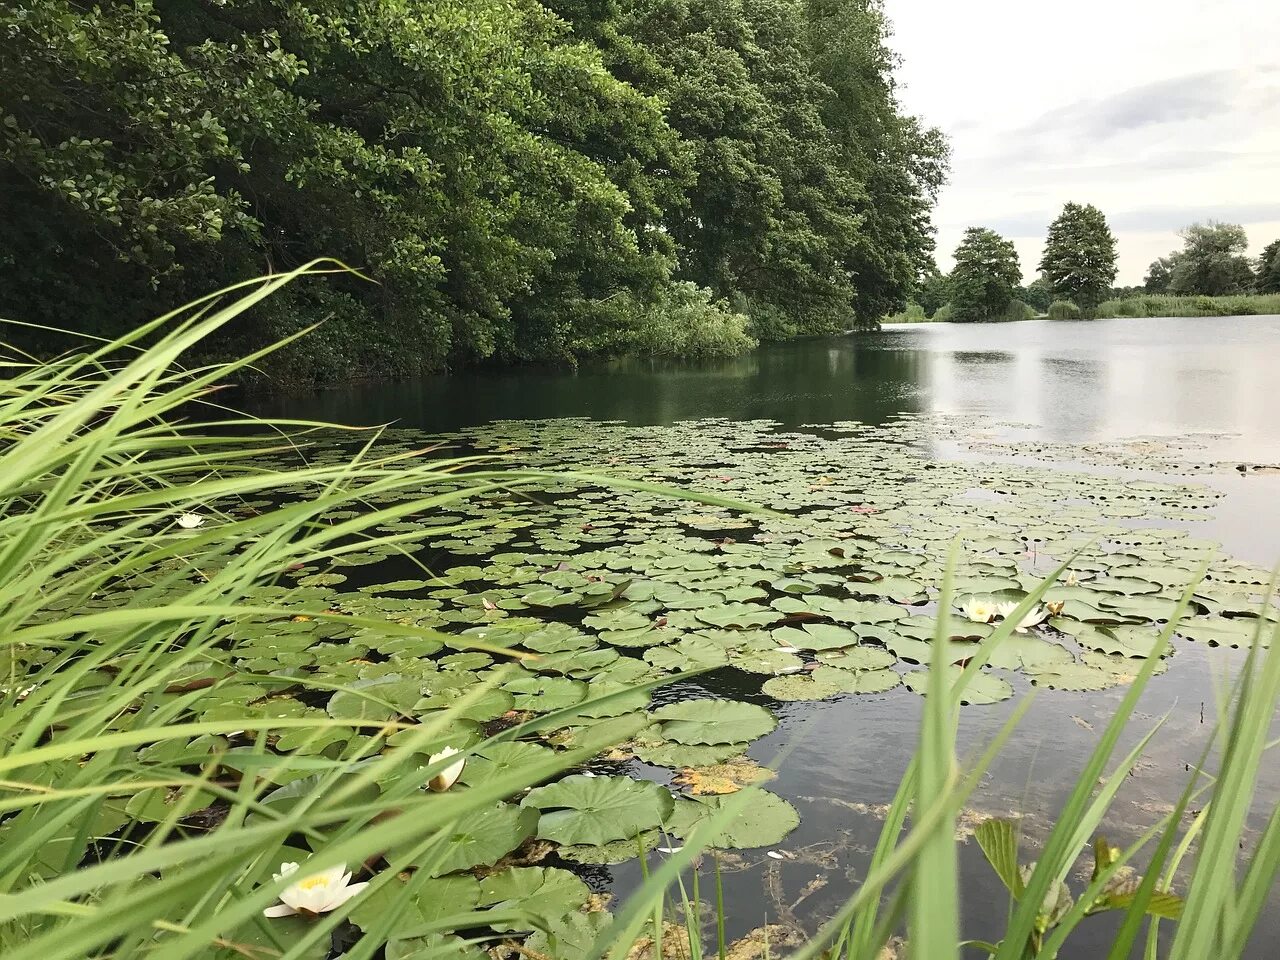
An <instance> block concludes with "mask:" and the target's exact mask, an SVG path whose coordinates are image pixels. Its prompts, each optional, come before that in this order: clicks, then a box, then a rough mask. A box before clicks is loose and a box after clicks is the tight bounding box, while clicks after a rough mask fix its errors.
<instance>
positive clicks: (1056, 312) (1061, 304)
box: [1048, 300, 1080, 320]
mask: <svg viewBox="0 0 1280 960" xmlns="http://www.w3.org/2000/svg"><path fill="white" fill-rule="evenodd" d="M1048 313H1049V319H1050V320H1079V319H1080V308H1079V307H1077V306H1076V305H1075V304H1074V303H1072V302H1071V301H1070V300H1055V301H1053V303H1051V304H1049V311H1048Z"/></svg>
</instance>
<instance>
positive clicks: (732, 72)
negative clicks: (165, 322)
mask: <svg viewBox="0 0 1280 960" xmlns="http://www.w3.org/2000/svg"><path fill="white" fill-rule="evenodd" d="M890 33H891V25H890V24H889V22H888V20H887V18H886V15H885V13H884V11H883V9H882V8H881V6H880V4H879V3H867V2H864V0H821V2H809V0H753V2H751V3H737V2H735V3H722V2H718V0H682V2H679V3H669V2H667V0H633V2H628V3H625V4H617V3H581V2H574V3H563V2H545V3H543V2H539V0H435V2H430V3H421V2H410V3H397V2H391V0H372V2H369V3H363V4H355V5H352V4H334V3H326V2H320V3H308V4H254V5H247V6H246V5H241V4H228V3H225V2H214V0H197V2H192V3H182V4H172V3H162V4H151V3H143V4H103V5H100V6H99V5H93V4H81V3H72V2H67V0H31V2H25V3H21V4H17V5H12V4H10V5H5V6H0V37H3V44H4V56H3V57H0V131H2V132H0V194H3V196H4V204H5V207H4V216H5V224H4V230H3V231H0V316H4V317H9V318H12V319H14V320H21V321H25V322H27V323H29V324H43V325H46V326H63V325H67V324H70V325H71V326H72V327H73V328H74V332H76V333H81V334H89V335H94V336H102V337H106V338H108V339H110V338H112V337H115V336H119V335H122V334H124V333H125V332H127V331H128V330H129V329H130V328H131V327H132V326H133V325H135V324H137V323H140V322H143V321H144V320H146V319H148V318H150V317H152V316H155V315H156V314H157V313H159V312H161V311H162V310H165V309H168V308H169V307H170V306H171V305H172V304H174V303H182V302H186V301H189V300H191V299H193V298H195V297H196V296H197V295H199V294H202V293H204V292H205V291H207V290H210V289H215V288H217V287H219V286H226V285H229V284H232V283H235V282H238V281H240V280H242V279H245V278H247V277H253V276H257V275H260V274H263V273H271V274H274V273H282V272H285V271H287V270H289V269H291V268H293V267H296V266H297V265H298V264H300V263H304V262H307V261H310V260H313V259H315V258H320V257H334V258H336V259H339V260H341V261H343V262H344V263H348V264H351V265H353V266H354V267H356V268H357V269H359V270H360V271H361V272H362V274H363V275H364V277H367V280H365V279H360V278H357V277H355V276H352V275H351V274H350V273H347V274H345V275H342V276H331V277H319V278H316V277H312V278H308V279H306V280H305V281H303V282H300V283H297V284H294V285H292V286H291V288H290V289H288V290H287V291H284V292H283V293H282V294H281V295H280V296H278V297H276V298H273V300H272V301H271V302H268V303H263V304H261V305H259V306H258V307H256V308H254V310H252V311H250V312H248V313H247V314H245V315H243V316H241V317H239V318H238V319H237V320H236V322H235V323H234V324H232V325H230V326H228V327H227V328H226V329H224V330H222V331H220V332H219V333H218V335H217V336H216V337H215V338H214V339H212V340H210V341H209V342H208V343H206V344H204V346H203V349H204V350H205V351H206V357H207V359H209V360H211V361H217V360H228V359H234V358H235V357H237V356H240V355H242V354H243V353H245V352H251V351H254V350H258V349H260V348H261V347H263V346H264V345H266V344H269V343H272V342H274V341H276V340H279V339H287V338H289V337H291V336H292V335H293V334H295V333H297V332H298V331H300V330H303V329H306V328H308V327H309V326H310V325H312V324H316V323H319V324H321V326H320V328H319V330H317V331H316V332H315V333H314V334H313V335H311V336H308V337H306V338H304V339H301V340H297V341H294V342H291V343H290V344H289V345H288V346H287V347H285V348H284V349H282V350H280V351H277V352H275V353H273V354H271V355H270V356H269V357H268V358H267V359H266V361H265V363H266V367H267V369H266V371H265V373H266V374H267V376H268V377H270V378H272V380H273V381H274V383H276V384H280V385H283V386H286V387H287V386H295V385H296V386H305V385H307V384H325V383H336V382H339V381H345V380H353V379H362V378H367V377H370V376H374V377H399V378H405V377H413V376H417V375H421V374H424V373H432V372H437V371H443V370H449V369H461V368H463V367H467V366H474V365H479V364H510V365H519V364H535V363H544V364H555V365H574V364H577V363H579V362H584V361H596V360H605V359H609V358H612V357H618V356H622V355H627V354H635V355H662V356H666V355H682V356H693V357H698V356H722V355H726V354H732V353H738V352H741V351H743V350H745V349H748V348H749V347H750V345H751V344H752V343H754V342H755V341H761V340H768V341H780V340H787V339H790V338H792V337H797V336H808V335H816V334H836V333H839V332H841V331H842V330H845V329H847V328H849V327H859V328H867V327H874V326H875V325H876V323H877V322H878V320H879V318H880V317H881V316H882V315H884V314H885V313H886V312H888V311H889V310H892V309H894V308H895V307H896V306H897V305H899V304H901V303H903V302H905V300H906V298H907V295H908V293H909V291H910V289H911V286H912V284H913V283H914V281H915V278H916V275H917V274H918V272H919V271H920V270H922V269H923V268H924V267H925V265H926V264H927V263H928V262H929V261H930V260H931V257H932V252H933V246H934V240H933V230H932V226H931V222H930V216H931V210H932V207H933V202H934V199H935V196H936V193H937V190H938V188H939V187H940V186H941V184H942V182H943V180H944V179H945V176H946V170H947V165H948V147H947V143H946V140H945V138H944V137H943V135H942V134H941V133H940V132H939V131H938V130H936V129H933V128H930V127H928V126H926V125H924V124H923V123H922V122H921V121H920V120H919V119H918V118H916V117H914V116H912V115H910V114H908V113H907V112H906V111H905V110H904V108H903V107H902V105H901V104H900V103H899V101H898V98H897V91H896V81H895V79H894V70H895V67H896V65H897V62H898V58H897V55H896V54H895V53H894V52H893V50H892V49H891V47H890V44H889V36H890ZM87 277H92V278H93V282H92V283H91V284H90V283H86V278H87ZM369 280H371V281H373V282H368V281H369ZM18 335H19V332H18V331H14V332H12V333H11V334H10V336H11V337H17V336H18ZM26 335H27V336H26V338H25V340H26V342H25V343H24V344H23V345H24V346H26V347H27V348H28V349H30V350H32V351H33V352H36V353H38V354H40V355H42V356H43V355H51V354H56V353H57V352H58V351H59V350H60V349H62V347H63V345H64V344H65V343H70V342H72V341H69V340H66V339H65V338H61V337H58V338H55V337H53V336H52V335H50V334H48V333H47V331H45V332H39V333H38V332H37V330H36V329H35V328H34V327H33V328H28V329H27V330H26ZM244 375H245V376H246V377H249V376H252V375H253V371H245V372H244ZM270 385H271V384H267V383H263V384H261V386H263V387H267V386H270Z"/></svg>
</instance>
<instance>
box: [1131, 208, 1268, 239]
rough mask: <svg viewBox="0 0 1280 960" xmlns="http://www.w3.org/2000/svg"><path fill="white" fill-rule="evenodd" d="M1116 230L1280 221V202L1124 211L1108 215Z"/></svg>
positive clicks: (1153, 229)
mask: <svg viewBox="0 0 1280 960" xmlns="http://www.w3.org/2000/svg"><path fill="white" fill-rule="evenodd" d="M1108 220H1109V221H1110V223H1111V226H1112V228H1113V229H1116V230H1140V231H1144V232H1151V231H1157V230H1181V229H1182V228H1183V227H1185V226H1188V225H1190V224H1192V223H1199V222H1201V221H1204V220H1221V221H1224V222H1226V223H1243V224H1250V223H1266V222H1268V221H1272V220H1280V203H1227V204H1219V205H1216V206H1215V205H1208V206H1189V207H1145V208H1139V209H1136V210H1121V211H1119V212H1117V213H1115V214H1112V215H1111V216H1110V217H1108Z"/></svg>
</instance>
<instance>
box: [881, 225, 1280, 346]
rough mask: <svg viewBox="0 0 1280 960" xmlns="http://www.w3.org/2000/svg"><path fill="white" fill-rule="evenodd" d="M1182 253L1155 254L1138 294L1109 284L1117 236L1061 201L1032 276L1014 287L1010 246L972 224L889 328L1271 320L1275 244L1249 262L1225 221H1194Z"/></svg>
mask: <svg viewBox="0 0 1280 960" xmlns="http://www.w3.org/2000/svg"><path fill="white" fill-rule="evenodd" d="M1180 236H1181V237H1182V240H1183V249H1181V250H1178V251H1176V252H1174V253H1171V254H1169V256H1167V257H1161V258H1160V259H1159V260H1157V261H1155V262H1154V263H1153V264H1152V265H1151V268H1150V269H1149V270H1148V272H1147V277H1146V282H1145V283H1144V284H1143V286H1141V287H1119V288H1117V287H1114V286H1112V284H1113V283H1114V281H1115V277H1116V256H1117V251H1116V239H1115V236H1114V234H1112V233H1111V230H1110V228H1109V227H1108V225H1107V221H1106V218H1105V217H1104V216H1103V215H1102V212H1101V211H1100V210H1098V208H1097V207H1094V206H1092V205H1085V206H1081V205H1079V204H1075V203H1068V204H1067V205H1066V206H1065V207H1063V210H1062V214H1061V215H1060V216H1059V217H1058V219H1056V220H1055V221H1054V222H1053V223H1052V224H1051V225H1050V226H1049V233H1048V236H1047V237H1046V238H1045V247H1044V254H1043V256H1042V257H1041V258H1040V265H1039V270H1040V276H1039V277H1038V278H1037V279H1036V280H1034V281H1033V282H1032V283H1030V284H1028V285H1027V286H1022V285H1021V280H1022V270H1021V268H1020V266H1019V263H1018V254H1017V252H1016V251H1015V250H1014V247H1013V244H1012V243H1010V242H1009V241H1008V240H1005V239H1004V238H1003V237H1001V236H1000V235H999V234H997V233H995V232H994V231H992V230H987V229H984V228H981V227H970V228H969V230H967V231H966V232H965V237H964V240H963V241H962V242H961V244H960V246H959V247H958V248H957V249H956V254H955V259H956V265H955V268H954V269H953V270H952V271H951V273H950V274H945V275H944V274H943V273H942V272H941V271H939V270H938V269H937V266H936V265H935V266H934V267H933V269H932V270H930V271H929V272H927V273H926V274H925V275H924V276H923V277H922V278H921V280H920V283H919V284H918V285H917V287H916V289H915V291H914V292H913V294H912V298H911V302H910V303H908V305H907V307H906V309H905V310H903V311H901V312H899V313H895V314H892V315H890V316H888V317H887V318H886V319H887V320H888V321H889V322H895V323H918V322H921V321H924V320H927V319H932V320H935V321H947V320H949V321H974V320H1021V319H1026V318H1030V317H1035V316H1048V317H1049V318H1050V319H1053V320H1069V319H1076V318H1080V317H1108V316H1188V317H1191V316H1225V315H1233V314H1258V313H1276V312H1280V311H1277V310H1276V306H1277V298H1276V297H1272V296H1269V295H1271V294H1280V240H1275V241H1272V242H1271V243H1270V244H1268V245H1267V247H1266V248H1265V249H1264V250H1263V251H1262V255H1261V256H1260V257H1258V259H1257V260H1255V261H1251V260H1250V259H1249V258H1248V257H1247V256H1246V251H1247V250H1248V245H1249V244H1248V237H1247V236H1246V234H1245V231H1244V228H1243V227H1241V226H1240V225H1239V224H1233V223H1216V222H1213V221H1210V222H1208V223H1195V224H1192V225H1191V226H1189V227H1187V228H1186V229H1185V230H1183V231H1181V234H1180Z"/></svg>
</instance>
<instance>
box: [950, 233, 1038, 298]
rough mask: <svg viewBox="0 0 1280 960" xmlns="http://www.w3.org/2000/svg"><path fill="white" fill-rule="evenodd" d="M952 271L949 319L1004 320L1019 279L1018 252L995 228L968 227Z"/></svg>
mask: <svg viewBox="0 0 1280 960" xmlns="http://www.w3.org/2000/svg"><path fill="white" fill-rule="evenodd" d="M955 256H956V265H955V268H954V269H953V270H952V271H951V306H952V310H953V313H952V319H953V320H956V321H961V322H963V321H975V320H999V319H1003V318H1004V316H1005V314H1006V312H1007V310H1008V308H1009V304H1010V303H1012V302H1013V298H1014V292H1015V290H1016V288H1017V286H1018V284H1019V283H1021V282H1022V269H1021V267H1019V265H1018V252H1017V250H1015V249H1014V246H1013V243H1012V242H1010V241H1008V240H1005V239H1004V238H1003V237H1001V236H1000V234H998V233H996V232H995V231H994V230H988V229H986V228H984V227H970V228H969V229H968V230H966V231H965V232H964V239H963V240H961V241H960V246H958V247H957V248H956V255H955Z"/></svg>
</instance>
